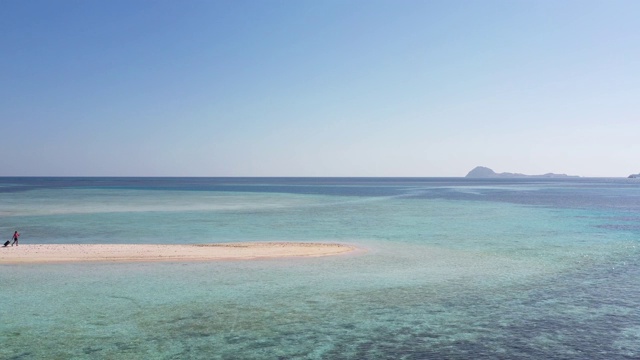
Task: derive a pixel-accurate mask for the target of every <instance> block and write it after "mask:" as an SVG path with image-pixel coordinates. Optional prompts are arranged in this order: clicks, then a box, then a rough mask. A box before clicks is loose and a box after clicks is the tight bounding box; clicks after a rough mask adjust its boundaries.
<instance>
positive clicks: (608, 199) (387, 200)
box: [0, 178, 640, 359]
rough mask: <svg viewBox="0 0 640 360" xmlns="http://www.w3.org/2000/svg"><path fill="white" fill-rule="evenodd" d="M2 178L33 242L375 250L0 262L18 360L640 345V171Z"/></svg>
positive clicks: (496, 353)
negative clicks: (533, 175) (615, 175)
mask: <svg viewBox="0 0 640 360" xmlns="http://www.w3.org/2000/svg"><path fill="white" fill-rule="evenodd" d="M0 182H1V183H3V184H4V186H2V187H0V231H1V232H2V233H3V234H6V236H7V237H9V236H10V235H11V234H12V232H13V230H14V228H17V229H18V230H20V231H21V233H22V234H23V237H22V240H21V241H22V242H23V243H25V244H26V243H95V242H98V243H206V242H236V241H247V240H249V241H270V240H291V241H331V242H342V243H348V244H354V245H357V246H358V247H360V248H361V249H363V251H361V252H358V253H355V254H350V255H345V256H335V257H327V258H309V259H286V260H285V259H280V260H255V261H227V262H193V263H180V262H176V263H162V264H155V263H154V264H149V263H131V264H65V265H4V266H0V270H1V271H2V276H1V277H0V288H1V289H2V292H1V293H0V304H2V306H0V341H1V342H2V344H3V346H2V347H0V358H3V359H4V358H7V359H32V358H36V359H37V358H42V359H68V358H78V359H83V358H86V359H95V358H103V359H120V358H139V359H150V358H151V359H189V358H191V359H216V358H217V359H237V358H244V359H273V358H286V359H288V358H298V359H360V358H376V359H403V358H404V359H425V358H449V359H456V358H460V359H462V358H487V359H495V358H505V359H511V358H523V359H526V358H531V359H540V358H558V359H572V358H574V359H585V358H590V359H634V358H638V357H640V345H639V344H640V310H639V309H640V261H638V256H639V255H640V243H639V240H640V211H639V210H640V183H636V182H632V181H626V180H603V179H578V180H571V181H525V180H519V181H515V180H514V181H504V180H502V181H469V180H464V179H34V178H31V179H15V178H13V179H2V181H0ZM14 250H15V249H14ZM1 254H2V253H1V252H0V256H2V255H1Z"/></svg>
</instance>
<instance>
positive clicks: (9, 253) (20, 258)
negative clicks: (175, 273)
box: [0, 242, 356, 264]
mask: <svg viewBox="0 0 640 360" xmlns="http://www.w3.org/2000/svg"><path fill="white" fill-rule="evenodd" d="M354 250H356V248H355V247H353V246H350V245H343V244H333V243H295V242H257V243H223V244H183V245H150V244H35V245H33V244H24V245H20V246H14V247H11V246H9V247H0V264H37V263H70V262H137V261H211V260H244V259H262V258H285V257H304V256H307V257H308V256H329V255H337V254H344V253H347V252H351V251H354Z"/></svg>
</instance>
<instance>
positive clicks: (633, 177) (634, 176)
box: [629, 174, 640, 179]
mask: <svg viewBox="0 0 640 360" xmlns="http://www.w3.org/2000/svg"><path fill="white" fill-rule="evenodd" d="M629 179H640V174H631V175H629Z"/></svg>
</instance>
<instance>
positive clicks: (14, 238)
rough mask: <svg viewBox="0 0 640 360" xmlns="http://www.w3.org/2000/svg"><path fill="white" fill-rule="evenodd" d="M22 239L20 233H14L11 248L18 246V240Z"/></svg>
mask: <svg viewBox="0 0 640 360" xmlns="http://www.w3.org/2000/svg"><path fill="white" fill-rule="evenodd" d="M19 237H20V234H19V233H18V231H17V230H16V232H14V233H13V243H11V246H13V245H14V244H15V245H16V246H18V238H19Z"/></svg>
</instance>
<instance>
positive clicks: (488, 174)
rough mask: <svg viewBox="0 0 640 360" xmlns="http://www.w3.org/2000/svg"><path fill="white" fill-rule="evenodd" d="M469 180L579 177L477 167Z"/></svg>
mask: <svg viewBox="0 0 640 360" xmlns="http://www.w3.org/2000/svg"><path fill="white" fill-rule="evenodd" d="M465 177H468V178H576V177H579V176H575V175H567V174H553V173H548V174H544V175H525V174H518V173H509V172H503V173H496V172H495V171H493V170H491V169H489V168H488V167H484V166H476V167H475V168H474V169H473V170H471V171H469V173H468V174H467V176H465Z"/></svg>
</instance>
